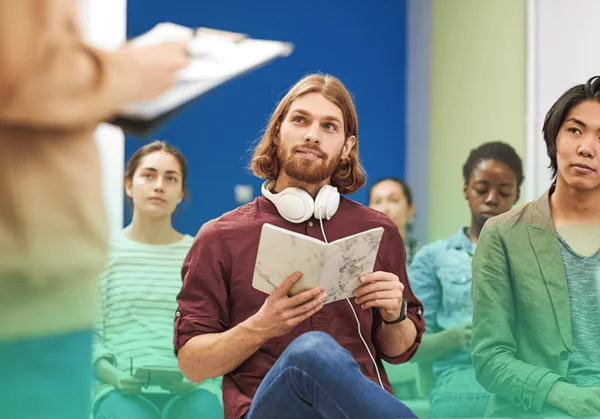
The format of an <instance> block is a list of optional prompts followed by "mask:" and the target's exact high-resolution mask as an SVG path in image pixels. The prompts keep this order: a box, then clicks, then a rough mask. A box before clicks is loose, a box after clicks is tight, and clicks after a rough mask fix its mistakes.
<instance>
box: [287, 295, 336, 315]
mask: <svg viewBox="0 0 600 419" xmlns="http://www.w3.org/2000/svg"><path fill="white" fill-rule="evenodd" d="M326 300H327V294H325V293H322V294H321V295H320V296H318V297H316V298H313V299H312V300H310V301H308V302H306V303H304V304H302V305H300V306H298V307H296V308H294V309H292V310H289V311H288V312H287V313H286V317H287V319H295V318H296V317H298V316H302V315H304V314H306V313H307V312H309V311H312V310H314V309H315V308H316V307H319V306H321V307H323V304H325V301H326ZM317 311H318V310H317Z"/></svg>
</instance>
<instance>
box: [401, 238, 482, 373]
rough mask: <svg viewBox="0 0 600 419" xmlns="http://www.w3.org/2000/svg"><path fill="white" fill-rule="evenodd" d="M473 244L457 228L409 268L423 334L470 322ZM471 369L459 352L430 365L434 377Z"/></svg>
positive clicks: (424, 250) (427, 248)
mask: <svg viewBox="0 0 600 419" xmlns="http://www.w3.org/2000/svg"><path fill="white" fill-rule="evenodd" d="M474 252H475V245H474V244H473V243H471V240H469V238H468V237H467V235H466V233H465V228H464V227H461V228H460V229H459V230H458V231H457V232H456V233H455V234H453V235H452V236H450V237H446V238H444V239H441V240H438V241H435V242H433V243H430V244H428V245H426V246H424V247H423V248H422V249H421V250H419V251H418V252H417V254H416V255H415V257H414V259H413V261H412V264H411V265H410V268H409V274H408V277H409V280H410V286H411V288H412V290H413V292H414V293H415V295H416V296H417V298H419V300H421V303H423V314H424V317H425V326H426V328H427V329H426V332H427V333H437V332H441V331H443V330H447V329H452V328H454V327H457V326H461V325H463V324H465V323H467V322H470V321H471V320H472V318H473V306H472V301H471V278H472V270H471V261H472V260H473V253H474ZM464 366H471V355H470V354H469V352H468V351H466V350H464V349H463V350H460V351H457V352H455V353H453V354H450V355H448V356H446V357H444V358H442V359H439V360H438V361H436V362H435V363H434V364H433V372H434V374H435V375H436V376H439V375H441V374H442V373H444V372H446V371H448V370H450V369H452V368H455V367H464Z"/></svg>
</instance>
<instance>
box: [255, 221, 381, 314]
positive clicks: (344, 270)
mask: <svg viewBox="0 0 600 419" xmlns="http://www.w3.org/2000/svg"><path fill="white" fill-rule="evenodd" d="M382 235H383V228H382V227H377V228H374V229H371V230H367V231H363V232H361V233H357V234H354V235H352V236H348V237H344V238H342V239H339V240H336V241H334V242H331V243H325V242H323V241H321V240H318V239H315V238H313V237H309V236H306V235H304V234H300V233H296V232H294V231H289V230H286V229H283V228H280V227H276V226H274V225H271V224H268V223H266V224H264V225H263V227H262V231H261V235H260V243H259V245H258V254H257V256H256V265H255V267H254V278H253V280H252V286H253V287H254V288H256V289H257V290H259V291H263V292H266V293H267V294H270V293H271V292H272V291H273V290H274V289H275V288H277V286H278V285H279V284H280V283H281V282H283V280H284V279H285V278H287V277H288V276H289V275H291V274H292V273H294V272H296V271H299V272H302V278H301V279H300V281H298V283H296V285H294V287H293V288H292V290H291V294H292V295H295V294H297V293H299V292H302V291H304V290H307V289H310V288H313V287H316V286H319V285H321V286H323V287H324V288H325V292H326V293H327V295H328V298H327V302H326V304H327V303H332V302H334V301H338V300H341V299H344V298H349V297H352V292H353V291H354V290H355V289H356V288H357V287H359V286H360V285H361V282H360V280H359V277H360V276H361V275H363V274H367V273H370V272H373V268H374V266H375V259H376V258H377V251H378V250H379V243H380V242H381V237H382Z"/></svg>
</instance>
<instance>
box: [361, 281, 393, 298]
mask: <svg viewBox="0 0 600 419" xmlns="http://www.w3.org/2000/svg"><path fill="white" fill-rule="evenodd" d="M390 290H399V291H400V293H401V294H402V293H403V292H404V285H402V283H401V282H400V281H377V282H370V283H367V284H365V285H362V286H360V287H358V288H357V289H355V290H354V296H355V297H358V298H360V297H363V296H365V295H367V294H371V293H374V292H377V291H390Z"/></svg>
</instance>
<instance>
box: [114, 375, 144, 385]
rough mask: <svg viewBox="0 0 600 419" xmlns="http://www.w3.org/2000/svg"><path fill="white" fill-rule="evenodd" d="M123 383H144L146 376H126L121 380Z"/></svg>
mask: <svg viewBox="0 0 600 419" xmlns="http://www.w3.org/2000/svg"><path fill="white" fill-rule="evenodd" d="M120 382H121V384H133V385H136V384H144V383H145V382H146V379H145V378H138V377H126V378H122V379H121V380H120Z"/></svg>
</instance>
